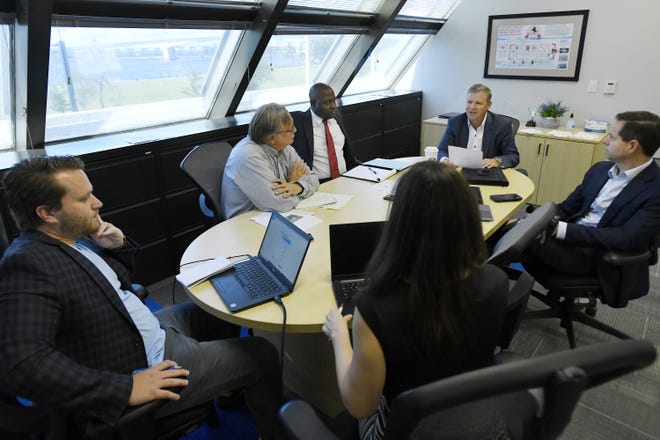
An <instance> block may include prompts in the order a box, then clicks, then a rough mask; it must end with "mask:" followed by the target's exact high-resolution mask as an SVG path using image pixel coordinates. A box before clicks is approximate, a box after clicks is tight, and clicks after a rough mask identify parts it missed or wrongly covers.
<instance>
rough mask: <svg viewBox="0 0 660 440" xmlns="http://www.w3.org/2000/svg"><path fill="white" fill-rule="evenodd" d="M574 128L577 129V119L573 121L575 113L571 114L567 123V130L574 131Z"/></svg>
mask: <svg viewBox="0 0 660 440" xmlns="http://www.w3.org/2000/svg"><path fill="white" fill-rule="evenodd" d="M574 128H575V119H573V113H571V116H570V117H569V118H568V121H566V129H568V130H573V129H574Z"/></svg>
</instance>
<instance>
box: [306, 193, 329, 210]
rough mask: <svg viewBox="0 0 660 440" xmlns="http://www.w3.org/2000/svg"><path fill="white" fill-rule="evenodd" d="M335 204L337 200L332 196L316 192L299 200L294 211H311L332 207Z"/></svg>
mask: <svg viewBox="0 0 660 440" xmlns="http://www.w3.org/2000/svg"><path fill="white" fill-rule="evenodd" d="M335 203H337V199H336V197H335V196H334V194H330V193H324V192H319V191H317V192H315V193H314V194H312V195H311V196H309V197H307V198H306V199H303V200H301V201H300V203H298V204H297V205H296V209H303V210H306V209H307V210H312V209H316V208H318V207H320V206H325V205H334V204H335Z"/></svg>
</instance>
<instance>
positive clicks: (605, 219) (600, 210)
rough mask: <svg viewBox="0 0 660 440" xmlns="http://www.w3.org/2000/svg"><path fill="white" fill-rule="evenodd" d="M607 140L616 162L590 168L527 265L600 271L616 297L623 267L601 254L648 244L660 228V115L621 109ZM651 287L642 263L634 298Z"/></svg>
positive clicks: (605, 287)
mask: <svg viewBox="0 0 660 440" xmlns="http://www.w3.org/2000/svg"><path fill="white" fill-rule="evenodd" d="M604 142H605V145H606V147H605V152H606V157H607V158H608V159H609V160H611V161H612V162H613V163H612V162H599V163H597V164H595V165H594V166H592V167H591V168H590V169H589V171H587V173H586V174H585V176H584V180H583V181H582V183H581V184H580V185H579V186H578V187H577V188H576V189H575V191H573V192H572V193H571V194H570V195H569V196H568V198H567V199H566V200H565V201H564V202H562V203H561V204H560V205H558V207H557V217H556V219H557V220H558V222H557V223H556V226H554V227H553V230H552V231H551V232H552V235H553V237H552V238H551V239H549V240H545V242H544V243H536V244H535V245H534V246H533V247H532V248H531V249H530V250H529V251H528V252H527V253H526V255H525V256H524V258H523V265H525V263H527V265H528V266H529V267H530V268H531V269H533V268H534V267H538V266H539V265H543V266H545V268H548V267H550V268H553V269H555V270H557V271H558V272H563V273H573V274H582V273H584V274H586V273H594V272H597V273H598V276H599V279H600V281H601V285H602V286H603V290H604V294H605V298H606V300H607V301H608V302H610V303H611V302H612V301H614V299H615V295H616V291H615V289H616V286H617V285H618V279H619V273H620V272H619V271H618V270H617V269H616V268H615V267H613V266H605V265H602V264H599V256H600V254H601V253H602V252H604V251H607V250H622V251H626V250H645V249H647V248H648V246H649V243H650V242H651V240H653V239H654V237H656V236H657V234H658V233H660V169H659V168H658V165H657V164H656V163H655V161H654V159H653V155H654V154H655V152H656V151H657V149H658V145H660V118H659V117H658V116H657V115H655V114H653V113H650V112H646V111H631V112H624V113H619V114H617V115H616V119H615V121H613V122H612V123H611V125H610V135H609V137H608V138H607V139H606V140H605V141H604ZM532 275H534V273H533V270H532ZM648 289H649V272H648V268H647V267H646V266H644V265H642V266H641V267H640V268H639V272H638V274H637V278H636V282H635V289H634V292H633V294H632V295H631V298H638V297H640V296H643V295H645V294H646V293H647V292H648Z"/></svg>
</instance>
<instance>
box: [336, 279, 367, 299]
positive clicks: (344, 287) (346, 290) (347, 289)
mask: <svg viewBox="0 0 660 440" xmlns="http://www.w3.org/2000/svg"><path fill="white" fill-rule="evenodd" d="M366 286H367V280H365V279H358V280H346V281H340V282H339V291H340V293H341V295H342V297H343V298H344V300H345V301H346V302H351V301H352V300H353V296H354V295H355V294H356V293H357V292H358V290H360V289H362V288H363V287H366Z"/></svg>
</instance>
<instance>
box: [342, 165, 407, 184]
mask: <svg viewBox="0 0 660 440" xmlns="http://www.w3.org/2000/svg"><path fill="white" fill-rule="evenodd" d="M394 174H396V170H386V169H384V168H376V167H370V166H366V165H358V166H356V167H355V168H353V169H350V170H348V171H346V172H345V173H344V174H342V176H345V177H351V178H353V179H361V180H369V181H370V182H380V181H382V180H385V179H387V178H388V177H391V176H393V175H394Z"/></svg>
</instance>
